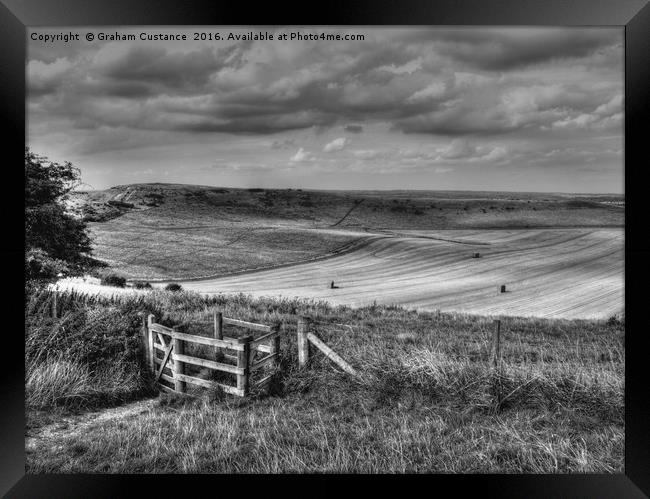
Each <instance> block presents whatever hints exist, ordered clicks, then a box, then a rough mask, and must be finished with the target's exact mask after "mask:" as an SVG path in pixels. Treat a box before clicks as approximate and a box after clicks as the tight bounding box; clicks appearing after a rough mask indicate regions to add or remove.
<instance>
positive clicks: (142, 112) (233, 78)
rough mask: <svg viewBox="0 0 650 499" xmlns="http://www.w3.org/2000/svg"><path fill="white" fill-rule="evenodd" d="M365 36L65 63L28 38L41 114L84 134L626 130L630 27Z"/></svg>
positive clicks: (95, 54) (79, 55)
mask: <svg viewBox="0 0 650 499" xmlns="http://www.w3.org/2000/svg"><path fill="white" fill-rule="evenodd" d="M364 33H366V36H367V39H366V40H365V41H362V42H347V43H344V42H340V43H336V44H334V43H318V42H316V43H289V42H287V43H282V42H263V43H262V42H260V43H255V42H243V43H237V44H231V45H227V46H226V45H223V44H222V45H219V44H215V43H214V42H213V43H204V44H187V45H185V46H183V45H173V44H170V45H160V44H159V45H152V44H140V43H126V42H119V43H107V44H103V45H99V44H96V45H91V46H87V45H84V46H83V48H80V47H81V46H73V45H70V46H69V47H68V48H67V50H66V47H62V46H57V47H56V48H55V52H56V55H57V57H56V58H54V57H51V56H47V54H46V52H45V51H44V49H43V48H42V47H40V46H38V47H36V48H35V49H34V50H32V49H31V47H32V45H35V43H34V42H31V45H30V62H29V64H28V68H27V70H28V83H29V106H30V112H32V113H34V114H35V115H38V116H39V117H40V119H43V120H46V119H49V118H57V119H61V118H64V119H68V120H69V121H70V123H72V125H73V126H75V127H78V128H85V129H92V128H100V127H109V128H110V127H119V128H121V129H124V128H126V129H129V128H132V129H136V130H138V129H139V130H165V131H179V132H184V133H213V132H223V133H234V134H258V135H264V134H271V133H278V132H283V131H287V130H300V129H306V128H313V129H314V130H315V131H323V130H325V129H327V128H328V127H331V126H334V125H342V126H343V128H344V130H345V131H346V132H350V133H359V132H361V131H363V127H364V125H366V124H368V123H371V122H377V121H383V122H387V123H389V124H390V126H392V128H393V129H394V130H399V131H401V132H405V133H422V134H438V135H440V134H442V135H452V136H454V135H458V136H462V135H467V134H486V135H489V134H495V133H503V132H512V131H516V130H520V129H525V130H529V131H531V130H532V131H537V132H540V133H546V132H553V131H563V132H564V133H567V132H571V133H574V132H579V131H582V132H586V131H590V130H606V129H615V128H616V127H618V126H620V122H621V112H622V67H621V56H622V49H621V42H622V37H621V32H620V30H612V29H595V28H514V29H513V28H480V29H455V28H454V29H448V28H447V29H417V30H365V31H364ZM539 68H541V69H539ZM535 71H537V73H534V72H535ZM350 121H352V122H356V123H361V124H348V125H343V123H345V122H350Z"/></svg>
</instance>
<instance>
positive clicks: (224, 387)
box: [177, 374, 242, 395]
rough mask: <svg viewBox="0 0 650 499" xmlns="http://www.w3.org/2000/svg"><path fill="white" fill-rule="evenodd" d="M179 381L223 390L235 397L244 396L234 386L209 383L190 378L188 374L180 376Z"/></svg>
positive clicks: (205, 380)
mask: <svg viewBox="0 0 650 499" xmlns="http://www.w3.org/2000/svg"><path fill="white" fill-rule="evenodd" d="M177 376H178V378H179V379H181V380H182V381H185V382H187V383H192V384H193V385H198V386H202V387H204V388H221V389H222V390H223V391H224V392H226V393H232V394H233V395H242V393H241V392H240V390H238V389H237V388H235V387H234V386H228V385H222V384H221V383H217V382H216V381H208V380H207V379H201V378H195V377H194V376H188V375H187V374H178V375H177Z"/></svg>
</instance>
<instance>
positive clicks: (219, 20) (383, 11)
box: [0, 0, 650, 499]
mask: <svg viewBox="0 0 650 499" xmlns="http://www.w3.org/2000/svg"><path fill="white" fill-rule="evenodd" d="M648 1H649V0H573V1H570V2H569V1H566V0H490V1H488V0H442V1H436V2H432V1H426V0H401V1H400V2H390V1H387V0H381V1H379V0H374V1H371V0H363V1H358V0H357V1H355V2H351V1H347V2H346V1H344V0H337V1H335V2H328V3H324V4H313V5H310V4H309V3H307V2H303V3H302V4H300V5H292V4H288V3H286V4H277V3H271V2H267V3H265V4H260V5H258V6H254V7H252V6H251V5H250V4H248V3H243V2H233V1H197V0H194V1H180V0H175V1H173V0H140V1H135V0H128V1H127V0H112V1H101V0H0V2H1V3H0V73H1V77H0V106H1V107H0V109H1V110H2V114H1V116H2V119H3V121H4V125H5V132H3V137H4V139H5V147H4V148H3V155H2V156H1V157H2V159H3V160H4V161H3V163H4V165H3V166H4V170H3V173H4V180H5V182H4V184H5V189H4V191H3V192H4V194H3V195H2V196H0V199H1V202H2V203H3V204H4V206H3V208H4V210H3V211H2V213H3V214H4V217H3V226H4V234H5V237H4V238H3V244H2V245H1V246H0V256H1V257H2V260H0V261H2V262H4V263H5V266H4V267H5V268H4V269H3V270H4V271H5V274H6V273H7V272H8V273H9V274H10V275H9V277H8V282H6V283H5V284H6V288H5V291H7V293H5V295H6V297H5V299H4V300H3V304H4V307H3V308H4V310H5V314H4V317H3V321H2V322H3V328H2V329H3V335H2V336H1V338H2V346H3V347H4V348H3V349H2V350H3V351H4V352H6V354H5V355H4V356H3V360H4V362H3V366H4V369H3V374H2V383H1V384H0V387H1V389H0V390H1V391H0V401H1V403H2V409H0V449H1V451H0V493H2V494H6V495H5V497H11V498H18V497H30V498H37V497H47V498H58V497H61V498H64V497H65V498H74V497H86V498H87V497H129V496H131V495H139V496H141V493H140V494H138V492H137V491H136V488H135V486H136V485H137V486H138V488H140V486H144V487H145V488H146V489H145V490H147V494H146V495H149V496H153V495H154V494H157V495H159V496H162V497H166V496H167V495H169V494H170V493H171V491H173V490H174V489H177V488H180V489H179V490H183V489H184V490H185V494H187V493H188V489H187V487H188V486H190V490H189V493H192V494H193V495H194V494H195V493H197V492H192V490H193V489H195V488H196V487H198V486H197V483H198V482H197V481H198V478H197V477H193V476H182V475H173V476H169V475H167V476H153V475H140V476H135V475H25V458H24V425H25V417H24V361H23V359H24V357H23V356H22V355H21V353H20V352H21V350H22V351H24V337H22V336H20V333H19V331H20V330H21V328H23V327H24V325H23V321H22V320H21V317H20V316H19V310H20V309H21V304H20V297H19V294H18V290H17V289H16V288H17V286H16V284H19V283H21V282H24V277H23V267H22V265H23V263H22V258H23V257H22V256H21V252H24V248H23V246H24V223H23V218H24V217H23V216H22V215H21V214H22V213H24V211H23V208H22V206H23V205H22V204H21V201H20V199H21V197H20V194H21V192H20V189H19V187H18V186H20V185H21V182H20V177H19V171H18V168H17V166H18V164H19V161H20V158H19V155H21V154H23V153H24V144H25V55H26V41H27V38H26V27H35V26H97V25H255V26H259V25H319V26H330V25H331V26H336V25H364V26H367V25H553V26H557V25H563V26H586V25H590V26H593V25H607V26H621V27H624V29H625V196H626V212H625V214H626V226H625V306H626V343H627V344H626V388H625V410H626V416H625V425H626V427H625V434H626V435H625V444H626V450H625V474H614V475H595V474H591V475H476V476H466V475H462V476H459V475H431V476H418V477H413V478H414V479H415V481H416V482H418V481H419V482H420V483H419V484H417V483H416V484H413V485H412V486H423V487H424V489H422V490H424V491H425V493H427V492H428V493H436V491H439V490H441V489H440V488H439V487H441V485H442V484H444V485H446V486H451V487H452V488H453V494H454V495H463V492H465V493H466V492H467V491H468V490H474V491H476V492H477V493H480V494H481V495H482V496H498V497H527V498H536V497H540V498H542V497H544V498H548V497H571V498H578V497H585V498H587V497H589V498H596V497H604V498H605V497H607V498H608V497H611V498H616V499H622V498H635V497H647V495H650V429H649V428H648V426H649V425H648V423H649V422H650V402H649V399H650V391H649V390H648V388H647V387H648V386H649V385H650V376H649V374H648V370H647V366H646V364H647V361H646V358H647V357H648V355H647V353H646V352H648V349H647V339H646V337H647V332H646V329H647V324H648V319H647V316H646V315H645V310H644V309H645V308H647V305H646V303H645V302H646V293H645V289H644V288H645V282H646V281H647V280H648V277H650V272H649V269H650V265H649V264H648V262H649V261H650V235H649V234H648V231H647V223H646V221H645V216H644V215H645V214H646V212H647V211H648V210H647V208H646V197H647V196H646V195H645V190H646V189H647V187H646V184H645V183H644V181H643V180H644V169H646V168H648V166H646V165H647V164H648V159H647V157H646V154H645V149H646V142H647V137H646V135H645V125H646V124H647V123H649V122H650V55H649V54H650V6H649V5H648ZM644 326H645V327H644ZM286 478H294V479H297V478H300V480H301V481H305V480H307V481H312V482H313V481H315V480H323V479H328V478H331V477H326V476H321V477H305V476H302V477H285V479H286ZM360 478H361V477H358V478H357V477H348V479H347V480H345V481H342V482H337V483H338V484H339V487H341V485H340V484H345V487H346V488H347V487H348V486H349V485H350V484H349V482H351V481H354V479H357V480H358V479H360ZM395 478H399V477H395ZM260 479H263V478H262V477H258V480H260ZM387 480H390V478H389V477H375V478H373V479H372V481H373V482H374V483H375V484H376V485H379V486H381V485H382V483H384V482H385V481H387ZM206 481H209V487H210V488H208V489H207V490H212V491H214V492H215V493H217V492H224V491H225V489H224V484H225V485H227V486H228V488H230V487H233V486H234V487H237V486H243V487H246V488H247V487H248V483H249V482H250V477H245V476H231V477H220V476H213V475H209V476H206V475H204V476H202V477H201V480H200V482H206ZM327 482H328V487H331V485H330V484H332V482H333V480H330V479H328V480H327ZM217 484H219V485H217ZM202 485H204V484H202ZM215 487H216V488H215ZM311 488H312V487H311V486H310V489H311ZM341 488H342V487H341ZM298 490H309V489H302V488H301V489H298ZM328 492H329V493H332V489H331V488H329V489H328Z"/></svg>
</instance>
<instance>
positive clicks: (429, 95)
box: [406, 81, 446, 103]
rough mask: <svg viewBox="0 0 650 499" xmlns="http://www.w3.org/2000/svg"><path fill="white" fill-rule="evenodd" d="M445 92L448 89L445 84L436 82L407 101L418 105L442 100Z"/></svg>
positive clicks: (415, 93)
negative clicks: (428, 101)
mask: <svg viewBox="0 0 650 499" xmlns="http://www.w3.org/2000/svg"><path fill="white" fill-rule="evenodd" d="M445 90H446V88H445V84H444V83H443V82H440V81H434V82H433V83H431V84H430V85H428V86H426V87H424V88H423V89H421V90H418V91H417V92H414V93H413V94H411V95H410V96H409V97H408V99H406V101H407V102H416V103H417V102H422V101H426V100H431V99H440V98H441V97H443V96H444V95H445Z"/></svg>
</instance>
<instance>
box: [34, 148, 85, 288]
mask: <svg viewBox="0 0 650 499" xmlns="http://www.w3.org/2000/svg"><path fill="white" fill-rule="evenodd" d="M80 176H81V173H80V171H79V169H77V168H75V167H74V166H73V165H72V163H70V162H65V163H63V164H59V163H55V162H52V161H50V160H48V159H47V158H46V157H44V156H39V155H37V154H35V153H33V152H31V151H30V150H29V148H25V277H26V278H27V279H54V278H55V277H56V276H57V275H58V274H78V273H81V272H83V271H84V270H85V269H86V268H87V267H88V266H89V265H90V263H91V258H90V253H91V250H92V247H91V241H90V237H89V236H88V228H87V226H86V223H85V222H84V221H83V220H81V219H78V218H75V217H74V216H73V215H72V214H70V213H69V212H68V211H67V210H66V207H65V201H66V200H67V199H68V195H69V193H70V191H72V189H74V188H75V187H76V186H78V185H79V179H80Z"/></svg>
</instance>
